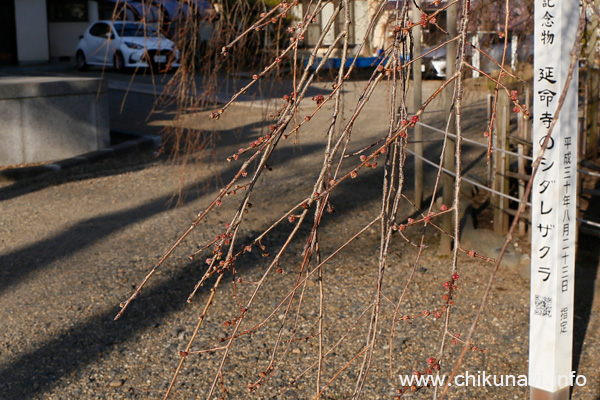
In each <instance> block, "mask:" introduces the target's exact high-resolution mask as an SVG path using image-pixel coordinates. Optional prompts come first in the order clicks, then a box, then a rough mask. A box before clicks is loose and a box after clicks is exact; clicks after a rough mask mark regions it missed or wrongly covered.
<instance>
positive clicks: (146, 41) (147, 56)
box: [75, 21, 179, 71]
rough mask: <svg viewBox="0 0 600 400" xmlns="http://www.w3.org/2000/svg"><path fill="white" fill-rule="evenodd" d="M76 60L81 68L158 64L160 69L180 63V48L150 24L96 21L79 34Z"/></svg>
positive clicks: (120, 68) (120, 69)
mask: <svg viewBox="0 0 600 400" xmlns="http://www.w3.org/2000/svg"><path fill="white" fill-rule="evenodd" d="M75 60H76V62H77V68H78V69H80V70H85V69H87V68H88V67H89V66H90V65H99V66H112V67H114V68H115V69H116V70H117V71H123V70H124V69H125V68H129V67H141V68H145V67H150V66H152V67H154V66H157V67H158V69H159V70H161V71H162V70H165V69H170V68H174V67H178V66H179V51H178V50H177V49H176V48H175V44H174V43H173V42H172V41H170V40H169V39H167V38H166V37H165V36H163V35H161V34H160V33H159V32H158V30H157V29H156V28H155V27H154V26H152V25H148V24H143V23H140V22H132V21H120V22H113V21H98V22H96V23H94V24H92V25H91V26H90V27H88V28H87V29H86V31H85V33H84V34H83V35H82V36H81V37H80V38H79V44H78V45H77V51H76V53H75Z"/></svg>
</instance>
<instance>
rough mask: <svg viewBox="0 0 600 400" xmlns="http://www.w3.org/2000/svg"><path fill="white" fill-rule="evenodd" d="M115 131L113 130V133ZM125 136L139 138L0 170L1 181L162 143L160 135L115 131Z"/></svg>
mask: <svg viewBox="0 0 600 400" xmlns="http://www.w3.org/2000/svg"><path fill="white" fill-rule="evenodd" d="M113 132H115V131H111V133H113ZM115 133H118V134H121V135H125V136H135V137H138V138H137V139H133V140H128V141H126V142H123V143H119V144H117V145H114V146H111V147H107V148H104V149H101V150H96V151H91V152H89V153H85V154H82V155H79V156H76V157H71V158H66V159H64V160H60V161H55V162H53V163H50V164H44V165H36V166H31V167H22V168H10V169H5V170H0V181H2V180H5V181H6V180H9V181H19V180H22V179H28V178H33V177H36V176H39V175H42V174H46V173H49V172H58V171H62V170H65V169H68V168H71V167H74V166H77V165H81V164H87V163H92V162H95V161H98V160H102V159H105V158H108V157H112V156H119V155H123V154H127V153H133V152H137V151H141V150H146V149H157V148H159V147H160V146H161V145H162V140H161V138H160V136H151V135H143V136H142V135H138V134H134V133H128V132H127V133H125V132H115Z"/></svg>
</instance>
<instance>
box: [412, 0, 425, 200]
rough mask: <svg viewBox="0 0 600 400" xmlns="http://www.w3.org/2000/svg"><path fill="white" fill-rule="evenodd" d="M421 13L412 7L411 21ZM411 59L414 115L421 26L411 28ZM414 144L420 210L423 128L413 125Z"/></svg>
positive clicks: (419, 100)
mask: <svg viewBox="0 0 600 400" xmlns="http://www.w3.org/2000/svg"><path fill="white" fill-rule="evenodd" d="M420 3H421V1H420V0H415V4H416V5H417V6H420V5H421V4H420ZM420 13H421V11H420V10H419V9H418V8H417V7H416V6H414V5H413V8H412V20H413V21H419V18H420V16H421V15H420ZM412 33H413V40H414V43H413V58H416V61H415V62H414V63H413V111H414V112H415V113H416V112H417V111H418V110H419V109H420V108H421V105H422V103H423V96H422V93H423V83H422V79H421V77H422V72H421V65H422V63H421V59H420V58H418V57H419V56H421V52H422V50H421V42H422V33H421V25H416V26H415V27H414V28H413V31H412ZM414 138H415V140H414V143H415V157H414V159H415V205H416V206H417V207H418V208H421V206H422V205H423V160H422V159H421V158H419V157H423V127H422V126H421V125H419V124H416V125H415V128H414Z"/></svg>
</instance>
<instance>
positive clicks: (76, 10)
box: [48, 0, 88, 22]
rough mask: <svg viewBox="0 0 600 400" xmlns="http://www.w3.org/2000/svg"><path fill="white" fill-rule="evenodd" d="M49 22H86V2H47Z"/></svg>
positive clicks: (84, 0)
mask: <svg viewBox="0 0 600 400" xmlns="http://www.w3.org/2000/svg"><path fill="white" fill-rule="evenodd" d="M48 21H49V22H87V21H88V5H87V0H48Z"/></svg>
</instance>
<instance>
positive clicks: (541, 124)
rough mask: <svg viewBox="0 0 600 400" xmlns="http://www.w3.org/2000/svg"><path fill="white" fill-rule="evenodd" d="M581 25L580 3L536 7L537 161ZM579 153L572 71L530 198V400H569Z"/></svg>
mask: <svg viewBox="0 0 600 400" xmlns="http://www.w3.org/2000/svg"><path fill="white" fill-rule="evenodd" d="M578 21H579V1H578V0H562V1H561V0H535V15H534V24H535V26H534V38H535V39H534V40H535V44H534V49H535V54H534V85H533V96H534V105H533V119H534V120H533V124H534V129H533V143H534V148H533V154H534V158H535V157H537V155H538V154H539V152H540V148H541V144H542V143H543V140H544V137H545V136H546V134H547V132H548V128H549V127H550V124H551V123H552V121H553V120H554V116H555V113H556V108H557V105H558V100H559V97H560V95H561V93H562V91H563V89H564V86H565V82H566V79H567V75H568V70H569V66H570V62H571V50H572V48H573V45H574V43H575V37H576V31H577V25H578ZM577 148H578V147H577V69H575V73H574V77H573V80H572V81H571V85H570V87H569V92H568V95H567V98H566V101H565V103H564V105H563V107H562V109H561V111H560V117H559V118H558V120H557V124H556V126H555V127H554V130H553V132H552V137H551V139H550V141H549V143H548V148H547V150H546V152H545V154H544V158H543V159H542V162H541V164H540V168H539V170H538V173H537V175H536V177H535V180H534V182H533V187H532V194H531V311H530V335H529V342H530V344H529V386H530V387H531V388H532V389H531V399H537V398H555V399H558V398H563V397H564V398H568V396H569V387H570V386H571V385H572V379H573V378H572V372H571V368H572V362H571V358H572V349H573V313H574V311H575V310H574V307H573V293H574V273H575V236H576V229H577V225H576V223H575V218H576V211H577V210H576V203H577V188H576V186H577ZM544 392H548V393H554V394H555V395H554V396H552V397H547V395H546V394H544ZM559 393H560V394H559ZM565 396H566V397H565Z"/></svg>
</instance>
